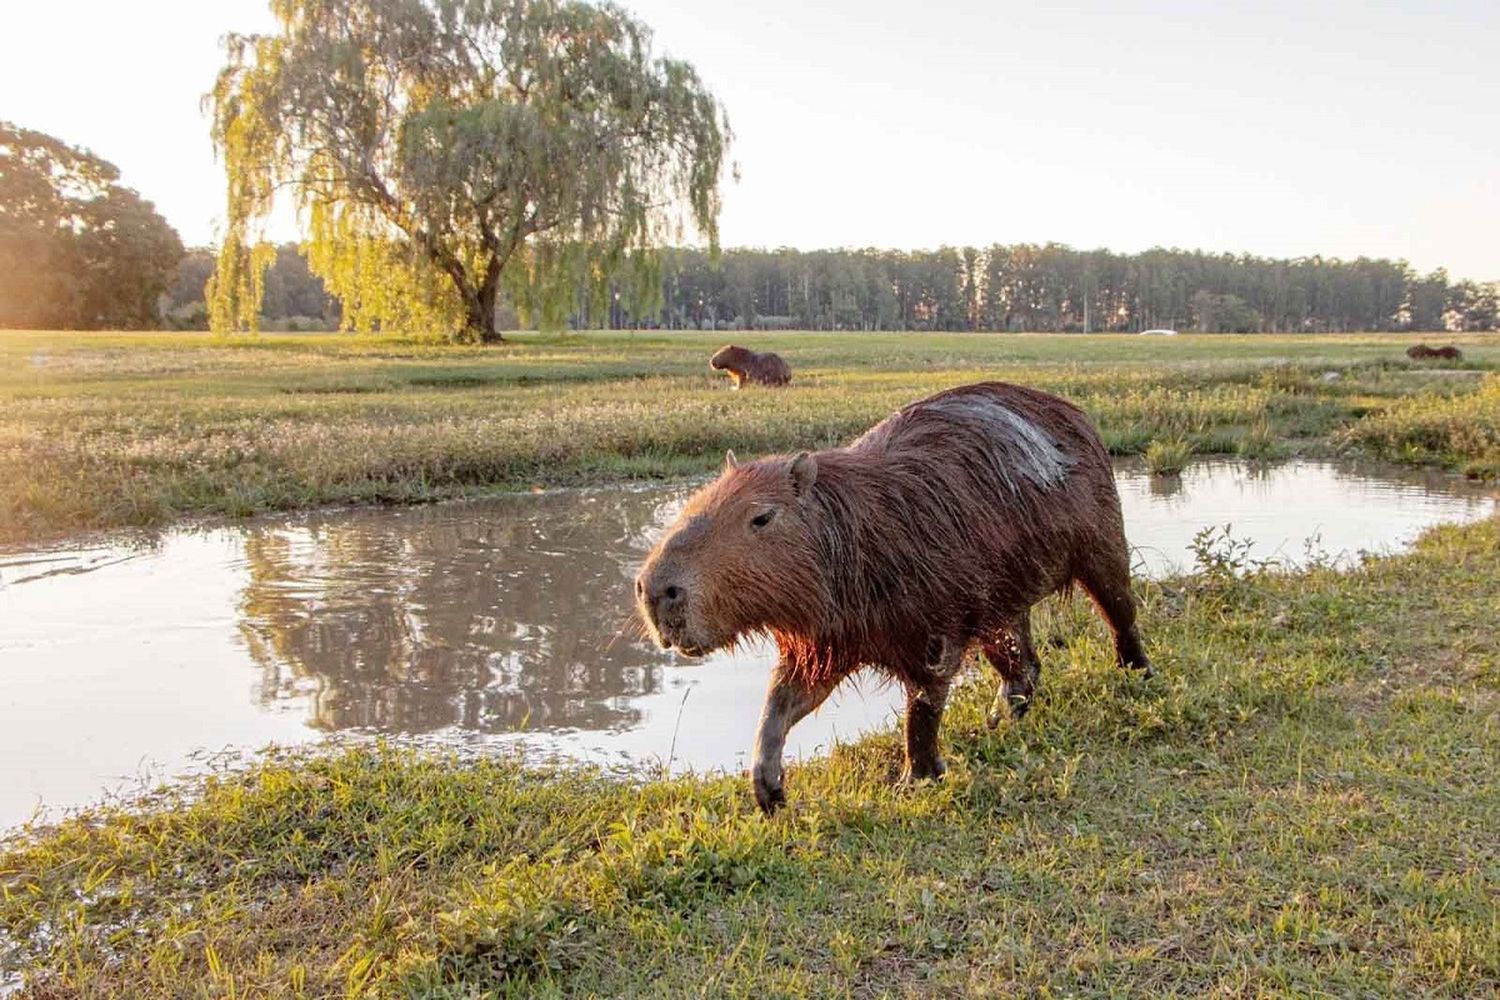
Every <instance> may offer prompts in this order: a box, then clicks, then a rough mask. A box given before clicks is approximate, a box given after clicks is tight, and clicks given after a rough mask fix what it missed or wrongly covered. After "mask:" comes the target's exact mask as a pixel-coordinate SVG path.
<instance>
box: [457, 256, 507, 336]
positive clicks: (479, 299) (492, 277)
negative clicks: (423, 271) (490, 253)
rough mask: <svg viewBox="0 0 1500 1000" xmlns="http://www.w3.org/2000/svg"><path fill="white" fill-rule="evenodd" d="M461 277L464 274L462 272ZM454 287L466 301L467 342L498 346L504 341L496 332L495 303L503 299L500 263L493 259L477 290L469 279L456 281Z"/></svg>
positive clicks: (496, 309) (465, 276)
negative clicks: (469, 340)
mask: <svg viewBox="0 0 1500 1000" xmlns="http://www.w3.org/2000/svg"><path fill="white" fill-rule="evenodd" d="M460 273H462V272H460ZM454 284H456V285H457V286H458V291H459V294H460V295H461V296H463V300H464V333H465V334H466V335H467V338H468V339H472V340H475V341H478V342H479V343H481V344H499V343H502V342H503V341H504V340H505V338H504V337H502V336H501V335H500V331H499V330H497V329H495V318H496V313H497V312H498V308H497V302H496V300H497V299H498V298H499V297H500V261H499V260H498V259H497V258H495V257H491V258H490V261H489V264H488V265H486V267H485V270H484V282H483V283H482V284H481V285H480V286H479V288H478V289H475V288H474V286H473V285H472V284H471V283H470V281H469V278H468V275H466V274H465V275H463V279H462V280H459V278H457V277H455V278H454Z"/></svg>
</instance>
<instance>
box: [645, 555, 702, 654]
mask: <svg viewBox="0 0 1500 1000" xmlns="http://www.w3.org/2000/svg"><path fill="white" fill-rule="evenodd" d="M687 596H688V595H687V588H686V587H684V586H683V585H682V584H681V583H680V582H678V581H677V580H675V579H668V578H666V575H665V574H662V573H659V572H656V571H654V569H653V568H650V567H648V568H647V569H646V570H643V571H642V572H641V575H640V576H638V577H636V580H635V599H636V605H637V606H638V607H639V608H640V611H641V617H642V618H643V619H645V621H646V625H647V627H648V628H650V630H651V637H652V638H653V639H655V640H656V643H657V645H659V646H661V648H662V649H673V648H676V649H680V650H681V651H682V652H684V653H687V654H689V655H692V656H697V655H699V654H701V653H702V650H700V649H697V648H694V647H692V646H691V644H689V643H687V642H686V641H685V638H684V633H685V632H686V630H687Z"/></svg>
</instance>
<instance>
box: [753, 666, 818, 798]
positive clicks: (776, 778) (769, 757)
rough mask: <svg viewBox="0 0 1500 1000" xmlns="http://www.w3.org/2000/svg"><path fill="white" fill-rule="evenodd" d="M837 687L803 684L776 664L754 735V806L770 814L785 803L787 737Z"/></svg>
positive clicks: (788, 671) (784, 668)
mask: <svg viewBox="0 0 1500 1000" xmlns="http://www.w3.org/2000/svg"><path fill="white" fill-rule="evenodd" d="M834 686H835V685H834V684H826V685H811V686H809V685H807V684H804V683H802V682H801V681H800V680H798V679H797V678H795V677H794V676H793V675H792V672H791V671H790V670H788V669H787V668H786V666H785V664H777V666H776V669H775V670H774V671H772V672H771V687H770V690H768V691H767V692H766V704H765V707H763V708H762V709H761V712H760V728H759V730H757V731H756V734H755V761H754V763H753V764H752V765H751V769H750V777H751V783H752V784H753V786H754V788H755V804H756V805H758V806H760V808H761V811H762V812H764V813H766V814H767V815H770V814H771V813H773V812H775V811H776V807H777V806H780V805H782V804H784V803H785V802H786V791H785V789H784V788H783V787H782V766H781V755H782V752H783V750H784V749H785V748H786V734H787V733H788V732H789V731H790V730H791V728H792V727H793V726H795V725H796V724H797V723H798V722H799V721H801V720H802V718H803V717H804V716H806V715H807V713H809V712H811V711H812V710H813V709H815V708H817V707H818V706H819V705H821V704H823V699H825V698H827V697H828V693H829V692H830V691H832V690H833V689H834Z"/></svg>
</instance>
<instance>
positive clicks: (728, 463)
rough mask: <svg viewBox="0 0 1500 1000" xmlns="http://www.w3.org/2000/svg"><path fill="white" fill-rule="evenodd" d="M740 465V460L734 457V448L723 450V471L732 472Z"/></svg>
mask: <svg viewBox="0 0 1500 1000" xmlns="http://www.w3.org/2000/svg"><path fill="white" fill-rule="evenodd" d="M739 467H740V460H739V459H737V458H735V457H734V449H733V448H730V449H728V450H726V451H725V452H724V471H725V472H732V471H733V470H735V469H738V468H739Z"/></svg>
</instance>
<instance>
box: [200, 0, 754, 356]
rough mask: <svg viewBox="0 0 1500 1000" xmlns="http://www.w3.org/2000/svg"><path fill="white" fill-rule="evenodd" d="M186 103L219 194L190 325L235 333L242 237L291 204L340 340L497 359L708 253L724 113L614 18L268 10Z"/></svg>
mask: <svg viewBox="0 0 1500 1000" xmlns="http://www.w3.org/2000/svg"><path fill="white" fill-rule="evenodd" d="M271 9H272V12H273V13H274V15H275V17H276V20H277V22H278V24H279V29H278V31H277V32H276V33H274V34H267V35H248V36H246V35H234V36H230V37H229V38H228V39H227V40H226V43H225V47H226V51H227V54H228V62H227V65H226V66H225V68H224V69H223V70H222V71H221V72H220V74H219V78H218V81H217V83H216V85H215V86H214V89H213V91H212V92H211V93H210V94H209V95H208V97H207V99H206V103H207V105H208V106H209V108H210V109H211V111H212V114H213V137H214V142H215V145H216V147H217V149H218V152H219V155H220V157H221V159H222V160H223V163H224V165H225V169H226V173H227V175H228V208H227V212H226V218H225V233H224V238H223V241H222V243H221V249H220V254H219V258H218V262H217V266H216V270H215V275H214V278H213V280H212V281H211V282H210V285H209V297H210V315H211V319H212V322H213V325H214V327H215V328H216V329H219V330H243V329H253V328H254V326H255V322H256V316H257V315H258V313H259V306H260V294H261V275H262V274H263V272H264V268H265V266H266V263H267V262H268V256H267V255H266V253H265V252H264V251H263V250H261V249H259V240H258V234H259V232H260V229H261V227H262V226H263V224H264V222H265V220H266V217H267V215H268V214H269V213H270V211H271V208H272V204H273V200H274V197H275V196H276V195H277V194H278V193H280V192H289V193H290V195H291V196H292V197H293V199H294V200H295V203H296V205H297V207H298V209H299V211H301V213H302V216H303V219H304V220H305V223H306V225H307V227H308V230H309V233H308V241H307V246H306V251H307V254H308V261H309V264H310V265H311V267H312V269H313V270H314V271H315V272H316V273H317V274H318V275H319V276H320V277H322V278H323V280H324V282H325V284H326V286H327V288H328V290H329V291H330V292H331V293H332V294H334V295H336V296H337V297H338V298H339V299H340V300H341V302H342V305H343V316H344V324H345V326H346V328H348V329H358V330H372V329H377V328H380V329H412V328H425V329H441V330H444V331H446V332H447V333H449V334H450V335H451V336H453V337H455V338H456V339H467V340H498V339H499V335H498V332H497V331H496V330H495V312H496V299H497V297H498V295H499V294H500V293H501V292H502V291H504V292H507V293H509V295H510V296H511V298H512V300H513V301H514V302H515V304H516V306H517V307H518V308H519V309H520V311H521V314H522V317H523V319H526V320H527V321H535V322H538V323H540V324H541V325H542V326H544V327H553V328H555V327H557V326H560V325H561V324H562V322H563V321H564V320H565V318H566V317H567V315H568V313H569V312H570V311H572V310H573V309H575V308H577V307H578V306H579V305H581V304H584V303H589V304H592V305H593V306H595V307H596V308H602V307H603V304H604V298H605V296H606V294H607V289H608V288H609V287H610V286H611V283H613V285H614V287H616V288H622V289H623V290H624V291H625V293H626V294H627V295H629V296H630V297H631V298H632V299H633V304H634V305H635V306H636V307H637V308H651V307H652V305H653V303H652V302H651V298H652V297H653V296H655V295H659V287H660V282H659V280H658V279H659V263H658V258H657V255H656V253H655V248H657V247H660V246H662V245H664V244H666V243H668V242H677V241H680V240H681V239H682V238H683V237H684V236H685V235H686V234H687V233H688V231H689V229H691V230H693V231H694V232H696V233H697V234H698V235H699V236H700V237H702V238H705V239H706V240H707V242H708V244H709V246H710V247H711V248H712V249H713V250H714V251H715V252H716V251H717V248H718V225H717V220H718V214H719V181H720V177H721V174H722V166H723V162H724V156H725V150H726V146H727V143H728V138H729V128H728V124H727V122H726V121H725V119H724V114H723V110H722V108H721V107H720V105H719V103H718V102H717V101H716V100H715V99H714V97H713V96H712V95H711V94H710V93H709V92H708V90H707V89H706V88H705V87H704V85H703V84H702V83H701V81H700V80H699V78H698V75H697V73H696V72H695V71H694V70H693V68H692V67H691V66H690V65H688V64H687V63H684V62H680V61H677V60H673V59H667V58H663V57H659V56H656V55H654V54H653V53H652V48H651V32H650V30H649V29H648V28H647V27H646V26H645V25H643V24H642V23H641V22H639V21H637V20H635V19H634V18H633V17H631V16H630V15H628V14H626V13H625V12H624V11H622V10H621V9H619V8H617V7H614V6H611V5H608V4H604V5H597V6H596V5H593V4H587V3H580V2H571V0H272V3H271Z"/></svg>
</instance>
